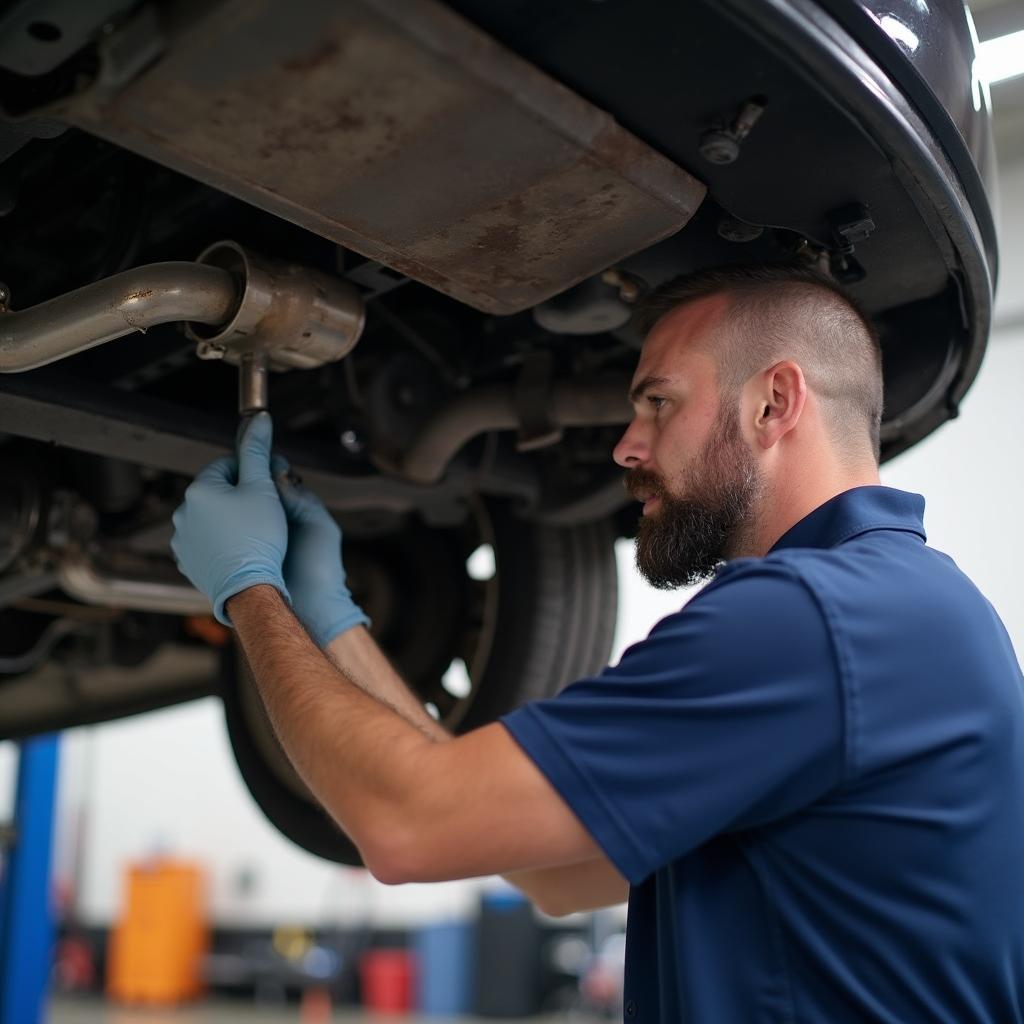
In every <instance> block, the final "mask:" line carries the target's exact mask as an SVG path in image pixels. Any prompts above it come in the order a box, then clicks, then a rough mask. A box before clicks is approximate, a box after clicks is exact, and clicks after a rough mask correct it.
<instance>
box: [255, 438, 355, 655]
mask: <svg viewBox="0 0 1024 1024" xmlns="http://www.w3.org/2000/svg"><path fill="white" fill-rule="evenodd" d="M273 471H274V480H275V482H276V483H277V489H278V492H279V493H280V495H281V504H282V505H284V510H285V514H286V515H287V517H288V554H287V555H286V556H285V560H284V579H285V583H286V584H287V586H288V592H289V593H290V594H291V598H292V609H293V610H294V612H295V614H296V615H297V616H298V617H299V620H300V621H301V622H302V624H303V625H304V626H305V627H306V629H308V630H309V633H310V636H312V637H313V639H314V641H315V642H316V643H317V645H318V646H320V647H326V646H327V645H328V644H329V643H330V642H331V641H332V640H333V639H334V638H335V637H336V636H338V634H339V633H344V632H345V630H347V629H351V628H352V627H353V626H359V625H363V626H368V625H369V624H370V620H369V619H368V618H367V617H366V613H365V612H364V611H363V610H362V608H360V607H359V605H357V604H356V603H355V601H353V600H352V594H351V593H350V592H349V589H348V587H347V586H346V585H345V567H344V565H342V562H341V529H340V528H339V526H338V524H337V523H336V522H335V521H334V519H333V517H332V516H331V514H330V512H328V511H327V509H326V508H324V506H323V504H322V503H321V501H320V499H319V498H318V497H317V496H316V495H315V494H314V493H313V492H312V491H309V490H307V489H306V488H305V487H303V486H302V485H301V484H297V483H295V482H293V481H292V480H291V479H289V477H288V475H287V473H288V462H287V460H285V459H284V458H282V457H281V456H279V455H275V456H274V460H273Z"/></svg>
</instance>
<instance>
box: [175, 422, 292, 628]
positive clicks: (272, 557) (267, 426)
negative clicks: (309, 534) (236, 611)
mask: <svg viewBox="0 0 1024 1024" xmlns="http://www.w3.org/2000/svg"><path fill="white" fill-rule="evenodd" d="M273 429H274V428H273V422H272V421H271V419H270V414H269V413H259V414H258V415H256V416H253V417H252V418H251V419H250V420H249V421H248V422H247V423H246V424H245V427H244V429H243V431H242V433H241V435H240V437H239V440H238V457H237V458H235V457H234V456H230V455H226V456H224V457H223V458H220V459H217V460H216V461H214V462H211V463H210V465H208V466H207V467H206V468H205V469H203V470H202V471H201V472H200V473H199V474H198V475H197V476H196V478H195V480H193V481H192V483H191V484H190V485H189V488H188V490H187V491H186V492H185V500H184V502H183V503H182V504H181V505H180V506H179V507H178V509H177V511H176V512H175V513H174V518H173V521H174V537H173V538H172V539H171V550H172V551H173V552H174V556H175V558H176V559H177V560H178V568H179V569H180V570H181V571H182V572H183V573H184V574H185V575H186V576H187V577H188V578H189V579H190V580H191V581H192V583H193V584H194V585H195V586H196V587H197V588H198V589H199V590H201V591H202V592H203V593H204V594H206V596H207V597H208V598H209V599H210V603H211V604H212V605H213V614H214V615H215V616H216V617H217V619H218V621H220V622H222V623H224V625H225V626H230V625H231V620H230V619H229V618H228V617H227V615H226V614H225V612H224V602H225V601H227V599H228V598H229V597H233V596H234V595H235V594H237V593H239V591H242V590H246V589H248V588H249V587H253V586H256V584H258V583H269V584H271V585H272V586H275V587H277V589H278V590H280V591H281V593H282V594H283V595H284V597H285V599H287V598H288V589H287V587H286V586H285V583H284V575H283V572H282V563H283V561H284V556H285V550H286V548H287V546H288V522H287V519H286V518H285V514H284V508H283V507H282V506H281V500H280V498H279V497H278V494H277V488H276V487H275V486H274V481H273V479H272V478H271V476H270V443H271V439H272V436H273Z"/></svg>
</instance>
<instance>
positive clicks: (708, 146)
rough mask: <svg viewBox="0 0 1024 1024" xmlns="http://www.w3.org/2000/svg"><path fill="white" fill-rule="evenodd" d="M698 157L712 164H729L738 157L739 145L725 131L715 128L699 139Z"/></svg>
mask: <svg viewBox="0 0 1024 1024" xmlns="http://www.w3.org/2000/svg"><path fill="white" fill-rule="evenodd" d="M699 148H700V155H701V156H702V157H704V159H705V160H708V161H710V162H711V163H713V164H731V163H733V162H734V161H735V160H736V158H737V157H738V156H739V155H740V144H739V142H737V141H736V139H735V138H734V137H733V136H732V135H731V134H729V132H727V131H723V130H722V129H721V128H715V129H712V130H711V131H707V132H705V133H704V134H703V135H702V136H701V137H700V147H699Z"/></svg>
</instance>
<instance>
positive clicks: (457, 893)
mask: <svg viewBox="0 0 1024 1024" xmlns="http://www.w3.org/2000/svg"><path fill="white" fill-rule="evenodd" d="M1001 219H1002V247H1003V272H1002V281H1001V287H1000V295H999V303H998V319H1000V320H1002V321H1003V322H1006V321H1010V322H1013V321H1015V320H1017V319H1018V318H1021V317H1024V165H1022V166H1018V167H1017V168H1015V169H1014V170H1012V171H1011V172H1009V173H1007V174H1005V175H1004V178H1003V188H1002V218H1001ZM1022 385H1024V323H1022V324H1021V326H1019V327H1015V328H1014V329H1011V330H1006V331H1002V332H997V333H996V335H995V336H994V337H993V340H992V342H991V345H990V349H989V353H988V355H987V357H986V361H985V363H984V365H983V368H982V371H981V374H980V376H979V378H978V381H977V383H976V384H975V385H974V387H973V389H972V390H971V392H970V393H969V394H968V396H967V398H966V400H965V401H964V403H963V409H962V413H961V416H960V418H959V419H958V420H957V421H955V422H953V423H951V424H948V425H946V426H944V427H943V428H941V429H940V430H939V431H937V432H936V433H935V434H933V435H932V436H931V437H929V438H928V439H927V440H925V441H924V442H922V443H921V444H919V445H918V446H917V447H916V448H914V449H913V450H912V451H910V452H908V453H906V454H905V455H903V456H901V457H900V458H898V459H896V460H895V461H894V462H892V463H890V464H889V465H887V466H886V467H884V470H883V479H884V482H885V483H887V484H890V485H892V486H896V487H902V488H907V489H910V490H916V491H919V492H921V493H923V494H925V495H926V497H927V499H928V510H927V515H926V526H927V528H928V531H929V537H930V541H931V543H932V544H933V545H934V546H936V547H938V548H940V549H942V550H944V551H946V552H948V553H949V554H950V555H952V556H953V557H954V558H955V559H956V560H957V561H958V562H959V563H960V565H961V566H962V568H963V569H964V570H965V571H966V572H967V573H968V574H969V575H970V576H972V578H973V579H974V580H975V581H976V582H977V583H978V585H979V586H980V587H981V589H982V590H983V591H984V592H985V593H986V594H987V595H988V596H989V598H990V599H991V600H992V601H993V603H994V604H995V606H996V608H997V609H998V610H999V611H1000V613H1001V614H1002V616H1003V619H1004V621H1005V622H1006V625H1007V627H1008V629H1009V631H1010V635H1011V637H1012V638H1013V641H1014V643H1015V645H1016V648H1017V652H1018V656H1024V585H1022V581H1021V572H1022V569H1024V537H1022V530H1021V528H1020V522H1021V509H1022V508H1024V473H1022V471H1021V464H1022V447H1024V427H1022V422H1021V416H1022V411H1024V410H1022V403H1021V401H1020V392H1021V390H1022ZM617 554H618V557H619V564H620V568H621V577H622V583H621V589H622V596H621V606H622V610H621V614H620V619H619V623H618V631H617V637H616V643H615V652H614V656H615V657H618V655H619V654H620V653H621V651H622V649H623V648H624V647H625V646H626V645H627V643H630V642H632V641H634V640H637V639H640V638H641V637H643V636H644V635H646V633H647V631H648V630H649V628H650V627H651V625H653V623H654V622H656V621H657V620H658V619H659V618H661V616H663V615H665V614H667V613H668V612H670V611H673V610H675V609H676V608H678V607H679V606H680V604H681V603H682V601H683V599H684V596H685V595H683V594H679V593H675V594H666V593H662V592H657V591H653V590H651V589H650V588H649V587H647V586H646V585H645V584H644V583H643V582H642V581H641V580H640V579H639V578H638V576H637V575H636V573H635V572H634V571H633V569H632V550H631V545H629V544H628V543H622V544H620V546H619V549H618V552H617ZM61 751H62V764H61V774H60V804H59V841H58V847H59V849H58V873H59V874H60V875H62V876H64V877H67V876H68V875H69V874H70V872H71V864H72V863H73V859H74V851H75V842H74V839H75V835H76V831H77V829H78V823H79V822H82V821H84V823H85V827H86V831H85V832H84V834H83V836H82V842H81V843H80V845H79V848H80V850H81V852H82V854H83V872H82V884H81V889H80V892H79V894H78V906H79V910H80V912H81V914H82V916H83V917H84V918H85V919H86V920H88V921H93V922H99V923H102V922H108V921H110V920H111V918H112V917H113V916H114V915H115V914H116V910H117V906H118V901H119V884H120V872H121V870H122V867H123V865H124V864H126V863H127V862H129V861H131V860H137V859H139V858H143V857H146V856H147V855H150V854H152V853H154V852H158V851H164V852H171V853H174V854H178V855H181V856H185V857H190V858H196V859H198V860H200V861H202V862H203V863H204V864H206V865H207V866H208V869H209V872H210V897H211V909H212V912H213V915H214V918H215V920H217V921H218V922H220V923H224V924H238V925H243V924H269V923H289V922H292V923H301V924H311V925H315V924H325V923H331V922H336V923H348V924H351V923H355V922H366V921H372V922H373V923H376V924H388V923H392V924H406V923H411V922H414V921H420V920H424V919H432V918H437V917H443V916H446V915H460V914H465V913H468V912H469V910H470V908H471V907H472V906H473V905H474V902H475V900H476V894H477V891H478V889H479V885H480V883H450V884H446V885H442V886H404V887H400V888H391V889H389V888H387V887H384V886H381V885H378V884H377V883H376V882H374V881H373V880H372V879H370V878H369V877H368V876H367V875H365V873H363V872H358V871H351V870H348V869H342V868H338V867H335V866H332V865H329V864H326V863H324V862H322V861H319V860H318V859H316V858H314V857H311V856H309V855H307V854H305V853H303V852H302V851H300V850H299V849H297V848H296V847H294V846H293V845H292V844H291V843H289V842H288V841H287V840H285V839H284V838H282V837H281V836H280V835H279V834H278V833H277V832H276V831H275V830H274V829H273V828H272V827H271V826H270V825H269V824H268V823H267V822H266V820H265V819H264V818H263V816H262V814H261V813H260V812H259V811H258V810H257V808H256V807H255V805H254V803H253V801H252V799H251V798H250V796H249V794H248V792H247V791H246V790H245V788H244V785H243V783H242V781H241V779H240V777H239V774H238V771H237V769H236V767H235V765H234V761H233V759H232V756H231V754H230V750H229V748H228V742H227V736H226V733H225V729H224V724H223V719H222V714H221V710H220V707H219V704H218V703H217V702H216V701H215V700H212V699H210V700H204V701H199V702H196V703H192V704H189V705H185V706H182V707H178V708H171V709H167V710H165V711H160V712H156V713H152V714H149V715H144V716H140V717H138V718H134V719H130V720H128V721H124V722H115V723H109V724H106V725H102V726H96V727H92V728H89V729H80V730H75V731H72V732H69V733H67V734H66V735H65V738H64V741H63V743H62V747H61ZM12 767H13V761H12V758H11V752H10V748H9V746H8V747H7V748H6V749H5V748H4V747H3V746H0V782H2V784H0V816H3V815H5V813H6V812H7V810H8V809H9V799H8V797H7V794H6V792H5V787H6V785H8V784H9V780H10V778H11V775H12V771H11V769H12ZM2 780H8V781H7V782H3V781H2ZM246 873H249V874H250V875H251V876H252V879H253V886H252V888H251V891H249V893H248V894H246V893H245V892H244V891H243V890H242V888H241V886H240V880H241V878H242V877H243V875H245V874H246Z"/></svg>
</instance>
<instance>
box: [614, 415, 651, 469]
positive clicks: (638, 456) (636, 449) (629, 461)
mask: <svg viewBox="0 0 1024 1024" xmlns="http://www.w3.org/2000/svg"><path fill="white" fill-rule="evenodd" d="M648 454H649V452H648V446H647V441H646V439H645V438H644V430H643V428H642V427H640V425H639V424H638V423H637V421H636V420H633V421H632V422H631V423H630V425H629V426H628V427H626V432H625V433H624V434H623V435H622V437H620V438H619V443H618V444H617V445H616V446H615V448H614V449H613V450H612V458H613V459H614V460H615V461H616V463H617V464H618V465H620V466H621V467H622V468H623V469H634V468H635V467H637V466H639V465H641V464H642V463H643V462H644V461H645V460H646V459H647V456H648Z"/></svg>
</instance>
